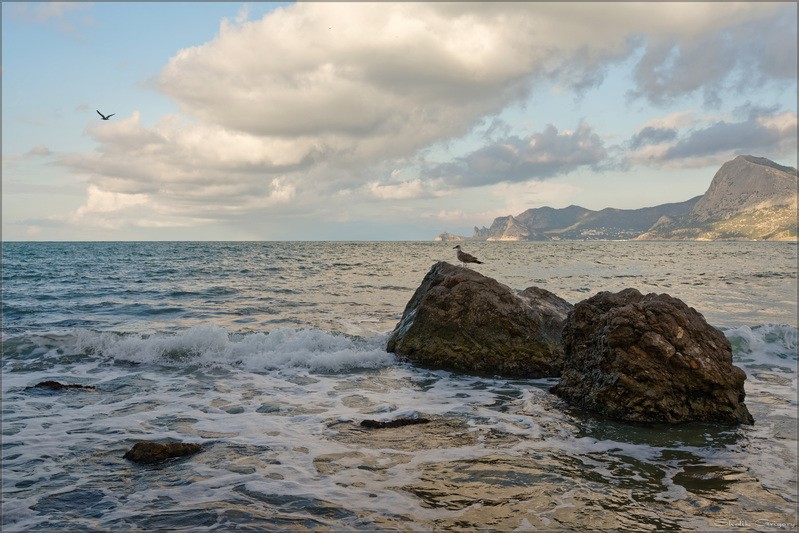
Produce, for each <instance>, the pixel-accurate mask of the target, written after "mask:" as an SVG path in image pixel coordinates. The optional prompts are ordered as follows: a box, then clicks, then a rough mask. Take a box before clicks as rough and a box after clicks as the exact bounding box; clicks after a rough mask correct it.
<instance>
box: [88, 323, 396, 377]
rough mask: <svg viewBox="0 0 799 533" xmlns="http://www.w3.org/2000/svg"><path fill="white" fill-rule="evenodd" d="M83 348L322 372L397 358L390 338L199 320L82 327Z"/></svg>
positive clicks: (176, 362) (165, 361)
mask: <svg viewBox="0 0 799 533" xmlns="http://www.w3.org/2000/svg"><path fill="white" fill-rule="evenodd" d="M78 344H79V346H80V347H81V348H82V349H83V350H87V351H92V352H94V353H97V354H101V355H104V356H106V357H111V358H113V359H114V360H116V361H127V362H133V363H142V364H158V365H164V366H170V367H185V366H193V365H202V366H214V365H219V366H236V367H239V368H242V369H245V370H249V371H254V372H258V371H268V370H277V369H283V368H304V369H309V370H313V371H319V372H341V371H351V370H356V369H373V368H382V367H386V366H390V365H393V364H395V363H396V359H395V357H394V356H393V355H392V354H389V353H387V352H386V351H385V348H384V346H385V339H384V338H382V337H373V338H369V339H362V338H357V337H351V336H346V335H341V334H334V333H329V332H326V331H323V330H319V329H299V330H296V329H290V328H283V329H278V330H275V331H272V332H269V333H247V334H231V333H230V332H228V331H227V330H226V329H225V328H222V327H219V326H214V325H198V326H193V327H191V328H189V329H187V330H186V331H184V332H181V333H177V334H165V333H156V334H153V335H143V334H126V335H123V334H117V333H97V332H85V331H84V332H82V333H81V334H80V335H79V342H78Z"/></svg>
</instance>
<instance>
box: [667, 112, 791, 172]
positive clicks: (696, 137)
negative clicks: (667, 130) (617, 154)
mask: <svg viewBox="0 0 799 533" xmlns="http://www.w3.org/2000/svg"><path fill="white" fill-rule="evenodd" d="M762 118H763V117H751V118H749V119H748V120H746V121H744V122H726V121H719V122H716V123H714V124H711V125H710V126H708V127H706V128H702V129H698V130H694V131H691V132H690V133H689V134H688V135H687V136H686V137H683V138H682V139H680V141H678V142H677V143H676V144H674V145H673V146H672V147H670V148H669V149H668V150H667V151H666V152H665V153H664V154H663V157H662V159H663V160H665V161H668V160H678V159H687V158H693V157H704V156H709V155H716V154H726V153H730V152H734V153H739V154H756V155H759V154H761V153H769V154H770V153H774V152H777V153H779V152H782V151H783V149H782V146H784V145H785V144H786V143H787V144H791V145H793V147H794V148H795V146H796V130H795V124H796V122H795V115H794V129H793V135H792V136H791V133H790V131H791V128H782V127H779V125H777V124H770V123H768V122H767V121H763V120H762ZM786 134H787V135H786Z"/></svg>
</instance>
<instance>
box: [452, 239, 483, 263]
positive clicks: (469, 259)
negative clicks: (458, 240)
mask: <svg viewBox="0 0 799 533" xmlns="http://www.w3.org/2000/svg"><path fill="white" fill-rule="evenodd" d="M453 250H458V261H460V262H461V263H463V265H464V266H465V265H466V263H477V264H478V265H482V264H483V262H482V261H478V260H477V258H476V257H475V256H473V255H472V254H467V253H466V252H464V251H463V250H461V245H460V244H459V245H457V246H455V247H453Z"/></svg>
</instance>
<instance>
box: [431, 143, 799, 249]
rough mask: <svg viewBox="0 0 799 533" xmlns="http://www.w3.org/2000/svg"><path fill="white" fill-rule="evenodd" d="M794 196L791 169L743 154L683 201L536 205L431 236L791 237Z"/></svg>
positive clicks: (521, 238) (530, 238) (527, 238)
mask: <svg viewBox="0 0 799 533" xmlns="http://www.w3.org/2000/svg"><path fill="white" fill-rule="evenodd" d="M796 197H797V173H796V169H795V168H792V167H785V166H782V165H778V164H777V163H775V162H773V161H770V160H768V159H766V158H763V157H754V156H749V155H742V156H738V157H736V158H735V159H733V160H732V161H728V162H726V163H724V164H723V165H722V166H721V168H720V169H719V170H718V172H716V175H715V176H714V177H713V181H712V182H711V183H710V187H709V188H708V190H707V192H705V194H703V195H702V196H697V197H695V198H691V199H690V200H686V201H685V202H679V203H673V204H662V205H658V206H654V207H645V208H642V209H613V208H606V209H602V210H601V211H592V210H590V209H586V208H584V207H579V206H575V205H572V206H569V207H566V208H563V209H554V208H552V207H539V208H535V209H528V210H527V211H525V212H523V213H521V214H519V215H516V216H512V215H509V216H505V217H499V218H496V219H494V222H493V223H492V224H491V226H490V227H488V228H486V227H483V228H477V227H475V228H474V234H473V235H472V237H460V236H457V235H453V234H451V233H442V234H441V235H439V236H438V237H436V240H439V241H441V240H444V241H449V240H489V241H494V240H505V241H534V240H558V239H581V240H586V239H597V240H599V239H614V240H615V239H640V240H645V239H659V240H661V239H668V240H671V239H675V240H681V239H685V240H714V239H744V240H760V239H768V240H796V219H797V201H796Z"/></svg>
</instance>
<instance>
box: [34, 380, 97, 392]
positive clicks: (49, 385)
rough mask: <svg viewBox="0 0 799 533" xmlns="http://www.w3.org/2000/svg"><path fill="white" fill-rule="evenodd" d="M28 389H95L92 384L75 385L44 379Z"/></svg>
mask: <svg viewBox="0 0 799 533" xmlns="http://www.w3.org/2000/svg"><path fill="white" fill-rule="evenodd" d="M28 389H49V390H64V389H80V390H95V389H94V387H92V386H91V385H73V384H65V383H59V382H58V381H42V382H40V383H37V384H36V385H34V386H33V387H28Z"/></svg>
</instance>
